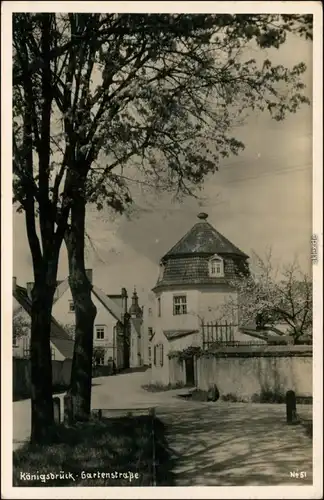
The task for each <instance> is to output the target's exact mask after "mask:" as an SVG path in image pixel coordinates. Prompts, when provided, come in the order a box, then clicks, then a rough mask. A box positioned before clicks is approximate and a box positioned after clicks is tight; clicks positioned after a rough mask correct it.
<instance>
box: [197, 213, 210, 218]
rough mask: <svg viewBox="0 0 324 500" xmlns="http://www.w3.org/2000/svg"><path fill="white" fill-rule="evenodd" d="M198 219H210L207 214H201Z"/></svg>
mask: <svg viewBox="0 0 324 500" xmlns="http://www.w3.org/2000/svg"><path fill="white" fill-rule="evenodd" d="M197 217H198V219H201V220H206V219H208V214H206V213H205V212H200V213H199V214H198V215H197Z"/></svg>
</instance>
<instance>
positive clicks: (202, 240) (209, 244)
mask: <svg viewBox="0 0 324 500" xmlns="http://www.w3.org/2000/svg"><path fill="white" fill-rule="evenodd" d="M215 253H217V254H220V255H224V254H232V255H238V256H240V257H244V258H248V255H247V254H245V253H244V252H242V250H240V249H239V248H238V247H236V246H235V245H233V243H231V242H230V241H229V240H228V239H227V238H225V236H223V235H222V234H221V233H219V232H218V231H216V229H215V228H214V227H213V226H212V225H211V224H209V222H207V221H206V220H203V221H201V222H197V224H195V225H194V226H193V227H192V228H191V229H190V230H189V231H188V232H187V233H186V234H185V235H184V236H183V237H182V238H181V239H180V240H179V241H178V243H176V244H175V245H174V246H173V247H172V248H171V250H169V251H168V252H167V253H166V254H165V255H164V257H163V258H162V261H164V260H165V259H168V258H169V257H175V256H180V255H188V254H190V255H192V254H195V255H197V254H210V255H213V254H215Z"/></svg>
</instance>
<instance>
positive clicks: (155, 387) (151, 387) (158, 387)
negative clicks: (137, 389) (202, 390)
mask: <svg viewBox="0 0 324 500" xmlns="http://www.w3.org/2000/svg"><path fill="white" fill-rule="evenodd" d="M185 387H188V388H189V387H192V386H189V385H185V384H184V383H182V382H177V383H176V384H167V385H163V384H147V385H142V389H144V390H145V391H148V392H165V391H172V390H174V389H183V388H185Z"/></svg>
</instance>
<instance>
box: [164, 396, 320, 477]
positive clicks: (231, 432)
mask: <svg viewBox="0 0 324 500" xmlns="http://www.w3.org/2000/svg"><path fill="white" fill-rule="evenodd" d="M216 405H217V403H216V404H214V405H213V404H212V403H211V405H208V406H207V407H206V406H204V407H196V408H192V407H191V408H190V409H189V408H188V410H185V409H183V408H181V410H180V409H179V410H178V411H176V410H174V411H173V412H172V414H171V413H169V414H168V413H165V414H164V415H163V413H159V417H160V418H162V420H163V421H164V422H165V423H166V425H167V429H168V440H169V443H170V445H171V446H172V459H173V467H174V472H175V474H176V484H177V486H194V485H205V486H254V485H272V486H274V485H282V484H290V485H293V484H304V485H305V484H310V483H312V442H311V440H310V439H309V438H307V437H306V436H305V433H304V432H303V429H302V427H301V426H292V427H291V426H287V425H286V422H285V414H284V412H280V411H279V412H278V410H277V409H276V410H275V414H274V413H273V410H272V411H269V410H268V409H267V408H262V407H261V405H255V406H254V407H253V406H252V407H250V408H249V409H248V410H247V407H244V405H243V406H239V405H238V406H237V407H234V408H233V405H231V406H227V405H226V404H223V405H221V406H216ZM253 408H254V409H253ZM293 471H306V473H307V477H306V479H302V480H300V482H299V483H298V480H296V479H292V478H291V477H290V472H293Z"/></svg>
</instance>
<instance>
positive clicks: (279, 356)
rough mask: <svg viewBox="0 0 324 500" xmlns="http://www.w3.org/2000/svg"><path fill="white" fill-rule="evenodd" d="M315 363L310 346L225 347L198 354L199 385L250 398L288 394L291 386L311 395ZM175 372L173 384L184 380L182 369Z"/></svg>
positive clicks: (295, 389) (173, 360) (226, 394)
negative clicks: (266, 393) (269, 393)
mask: <svg viewBox="0 0 324 500" xmlns="http://www.w3.org/2000/svg"><path fill="white" fill-rule="evenodd" d="M312 362H313V358H312V350H311V347H310V346H266V347H263V346H260V347H254V348H251V347H247V348H246V347H242V348H226V349H225V348H224V349H223V350H222V351H217V352H213V353H209V354H208V355H207V356H206V355H203V356H197V357H196V363H195V371H196V373H195V379H196V386H197V388H198V389H201V390H203V391H207V390H208V389H209V388H210V387H211V386H212V385H214V384H216V386H217V388H218V391H219V393H220V396H221V397H222V396H228V395H232V396H235V397H236V398H237V399H238V400H246V401H251V400H255V398H256V396H260V395H261V394H262V393H265V392H271V393H276V394H279V393H281V394H285V392H286V391H287V390H289V389H292V390H294V391H295V392H296V395H298V396H305V397H309V396H312V393H313V383H312V378H313V377H312ZM171 364H172V366H176V364H179V360H178V359H177V358H173V359H170V365H171ZM177 373H178V374H177ZM176 374H177V375H176ZM171 375H173V377H175V378H174V379H171V383H176V382H178V381H179V382H180V381H182V380H183V374H182V371H181V370H178V372H176V370H175V369H172V370H171V369H170V378H171ZM176 377H178V380H177V379H176Z"/></svg>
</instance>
